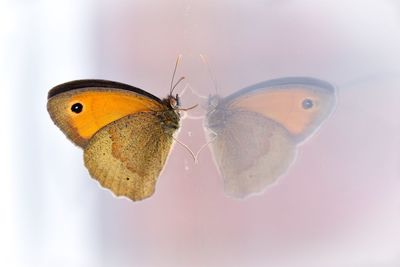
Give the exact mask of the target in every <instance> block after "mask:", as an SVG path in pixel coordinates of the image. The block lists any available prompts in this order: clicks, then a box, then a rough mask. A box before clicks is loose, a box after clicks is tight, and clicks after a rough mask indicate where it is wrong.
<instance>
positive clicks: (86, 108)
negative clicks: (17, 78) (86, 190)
mask: <svg viewBox="0 0 400 267" xmlns="http://www.w3.org/2000/svg"><path fill="white" fill-rule="evenodd" d="M178 103H179V98H178V96H176V97H174V96H172V95H169V96H168V97H167V98H165V99H162V100H161V99H159V98H157V97H155V96H153V95H151V94H150V93H147V92H146V91H143V90H141V89H139V88H136V87H132V86H129V85H126V84H122V83H117V82H112V81H105V80H79V81H73V82H69V83H65V84H62V85H59V86H56V87H55V88H53V89H52V90H50V92H49V97H48V104H47V108H48V111H49V113H50V116H51V118H52V119H53V121H54V123H55V124H56V125H57V126H58V127H59V128H60V129H61V130H62V131H63V132H64V134H65V135H66V136H67V137H68V138H69V139H70V140H71V141H72V142H73V143H75V144H76V145H78V146H80V147H81V148H83V149H84V162H85V166H86V167H87V168H88V170H89V173H90V175H91V176H92V177H93V178H94V179H96V180H98V181H99V183H100V184H101V185H102V186H103V187H105V188H108V189H110V190H111V191H112V192H113V193H114V194H115V195H117V196H125V197H128V198H130V199H132V200H135V201H136V200H141V199H144V198H147V197H149V196H151V195H152V194H153V193H154V190H155V186H156V181H157V178H158V176H159V175H160V173H161V171H162V169H163V167H164V165H165V162H166V160H167V157H168V154H169V151H170V150H171V147H172V144H173V135H174V133H175V132H176V131H177V130H178V129H179V121H180V114H179V111H178Z"/></svg>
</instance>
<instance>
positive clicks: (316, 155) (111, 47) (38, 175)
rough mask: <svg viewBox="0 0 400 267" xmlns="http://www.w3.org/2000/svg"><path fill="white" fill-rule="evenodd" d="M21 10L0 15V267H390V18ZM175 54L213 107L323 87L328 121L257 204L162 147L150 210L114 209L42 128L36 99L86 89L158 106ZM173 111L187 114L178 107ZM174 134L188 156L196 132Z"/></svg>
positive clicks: (110, 6)
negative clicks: (106, 88)
mask: <svg viewBox="0 0 400 267" xmlns="http://www.w3.org/2000/svg"><path fill="white" fill-rule="evenodd" d="M22 2H23V1H15V2H14V3H11V2H10V3H5V4H4V5H5V8H6V9H2V10H6V11H1V12H4V14H0V15H4V16H3V18H4V20H5V21H6V22H7V23H6V24H4V25H6V26H4V27H3V29H4V32H3V33H4V34H2V35H3V36H5V37H6V38H5V41H4V42H3V45H2V47H1V50H0V51H1V53H2V54H1V56H2V58H4V60H3V63H2V64H1V67H2V73H3V74H5V75H3V76H2V77H1V78H0V82H1V85H2V89H1V90H2V91H1V94H2V97H1V98H2V110H1V111H2V112H1V113H2V114H3V116H4V115H6V116H4V120H3V121H4V123H5V125H10V127H9V129H10V131H7V132H5V133H2V136H1V137H2V138H1V139H2V142H3V143H2V147H3V148H4V149H3V152H5V153H6V154H5V158H4V162H5V166H6V167H5V170H4V172H5V175H4V177H5V178H3V177H2V178H3V179H4V186H3V188H2V189H1V192H0V193H2V194H1V195H2V196H1V199H0V200H1V202H2V204H0V208H1V210H2V211H3V213H4V214H5V216H4V218H5V219H4V220H2V222H0V225H2V224H3V225H2V226H3V227H0V228H1V230H0V233H1V234H2V236H4V237H5V238H4V239H3V240H2V241H0V246H1V249H0V251H5V253H4V254H5V256H4V257H1V258H0V263H2V261H3V262H4V264H0V265H2V266H3V265H4V266H209V267H212V266H216V267H221V266H276V267H281V266H282V267H299V266H306V267H313V266H324V267H330V266H332V267H338V266H343V267H388V266H390V267H394V266H399V264H400V228H399V224H400V194H399V192H400V167H399V166H400V165H399V163H400V152H399V151H400V139H399V138H400V124H399V116H398V114H400V105H399V104H398V103H399V99H400V90H399V88H398V87H399V86H400V79H399V78H398V74H399V71H400V65H399V62H400V54H399V52H398V48H399V47H400V35H399V31H400V24H399V23H400V20H399V19H400V16H399V11H400V6H399V5H398V4H397V2H395V1H382V0H380V1H377V0H376V1H373V0H367V1H359V0H356V1H351V2H349V1H329V0H327V1H318V2H317V1H308V0H305V1H304V0H303V1H300V0H298V1H296V0H294V1H290V0H286V1H274V0H270V1H241V0H240V1H226V0H223V1H190V0H182V1H156V0H150V1H148V0H147V1H128V0H118V1H107V0H103V1H98V2H95V1H60V3H58V4H57V5H56V4H55V3H53V2H49V1H43V2H41V3H38V4H23V3H22ZM178 54H182V55H183V59H182V63H181V65H180V66H179V70H178V75H184V76H186V77H187V79H186V80H185V82H184V84H183V85H182V86H180V88H179V90H182V88H183V87H184V85H185V84H189V85H190V86H191V87H192V88H193V89H195V90H196V91H197V92H199V93H200V94H202V95H205V96H208V95H209V94H213V93H214V92H215V89H214V85H213V83H212V80H211V78H210V76H209V74H208V72H207V69H206V67H205V66H204V64H203V63H202V61H201V60H200V57H199V54H204V55H206V56H207V58H208V61H209V65H210V67H211V69H212V70H213V73H214V76H215V78H216V80H217V82H218V86H219V88H218V90H219V93H220V94H221V95H223V96H226V95H229V94H231V93H233V92H235V91H236V90H238V89H240V88H243V87H245V86H248V85H251V84H254V83H256V82H260V81H264V80H268V79H272V78H277V77H284V76H311V77H315V78H320V79H324V80H327V81H329V82H331V83H333V84H334V85H336V86H337V88H338V103H337V107H336V109H335V112H334V113H333V115H332V116H331V117H330V118H329V119H328V120H327V121H326V122H325V124H324V125H323V127H322V128H321V129H320V130H319V131H318V132H317V133H316V134H315V135H314V136H313V137H312V138H311V139H309V140H308V141H307V142H306V143H305V144H303V145H301V146H299V149H298V155H297V160H296V161H295V163H294V164H293V165H292V168H291V169H290V170H289V172H288V173H287V174H286V175H285V176H284V177H281V179H279V181H278V183H277V184H275V185H273V186H271V187H270V188H268V189H267V190H266V192H265V193H264V194H262V195H258V196H253V197H251V198H248V199H246V200H244V201H240V200H235V199H231V198H228V197H226V196H225V195H224V193H223V189H222V184H221V180H220V178H219V176H218V173H217V170H216V167H215V166H214V163H213V161H212V158H211V154H210V152H209V150H208V149H205V150H204V151H203V152H202V153H201V155H200V157H199V163H198V164H194V162H193V161H192V160H191V157H190V155H189V154H188V153H187V151H185V150H184V149H183V148H182V147H181V146H179V145H175V146H174V148H173V151H172V152H171V154H170V158H169V160H168V162H167V164H166V166H165V170H164V172H163V173H162V175H161V176H160V178H159V182H158V185H157V190H156V193H155V195H154V196H153V197H152V198H150V199H148V200H145V201H142V202H138V203H132V202H130V201H129V200H127V199H117V198H115V197H113V196H112V194H111V193H110V192H108V191H106V190H102V189H100V187H99V186H98V185H97V183H96V182H95V181H94V180H92V179H90V177H89V175H88V172H87V171H86V169H85V168H84V166H83V161H82V151H80V150H79V149H78V148H77V147H74V146H73V145H72V144H71V143H69V142H68V140H67V139H66V138H65V137H64V136H63V134H62V133H61V132H60V131H59V130H58V129H57V128H56V127H55V126H54V125H53V123H52V121H51V120H50V118H49V116H48V114H47V112H46V109H45V106H46V94H47V91H48V90H49V89H50V88H51V87H52V86H55V85H57V84H59V83H62V82H65V81H69V80H74V79H80V78H101V79H111V80H116V81H120V82H125V83H129V84H132V85H134V86H137V87H140V88H143V89H145V90H147V91H149V92H150V93H152V94H155V95H157V96H159V97H163V96H166V95H167V93H168V88H169V82H170V79H171V74H172V69H173V65H174V62H175V59H176V57H177V55H178ZM3 96H4V97H3ZM182 100H183V106H185V107H189V106H192V105H193V104H196V103H200V104H202V102H201V101H203V100H202V99H200V98H198V97H197V96H195V95H194V94H192V93H191V92H190V91H188V92H186V93H185V94H184V95H183V96H182ZM204 112H205V111H204V109H202V108H201V107H199V108H197V109H196V110H193V111H191V112H190V113H189V115H192V116H201V115H203V114H204ZM182 124H183V127H182V129H181V131H180V133H179V136H178V139H179V140H180V141H182V142H184V143H185V144H187V145H188V146H190V147H191V148H192V149H193V150H194V151H197V150H198V149H199V148H200V147H201V145H203V144H204V142H205V136H204V130H203V127H202V120H199V119H197V120H195V119H191V118H186V119H185V120H183V121H182ZM0 253H1V252H0Z"/></svg>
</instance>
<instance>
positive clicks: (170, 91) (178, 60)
mask: <svg viewBox="0 0 400 267" xmlns="http://www.w3.org/2000/svg"><path fill="white" fill-rule="evenodd" d="M181 58H182V55H179V56H178V58H177V59H176V62H175V68H174V72H173V73H172V79H171V86H170V89H169V94H170V95H172V92H173V90H174V88H175V87H176V85H177V84H178V83H179V82H180V81H181V80H183V79H182V78H180V79H179V81H178V83H177V84H175V86H174V79H175V74H176V69H177V68H178V65H179V62H180V61H181Z"/></svg>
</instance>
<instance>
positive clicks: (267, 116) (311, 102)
mask: <svg viewBox="0 0 400 267" xmlns="http://www.w3.org/2000/svg"><path fill="white" fill-rule="evenodd" d="M334 103H335V90H334V88H333V87H332V86H331V85H330V84H328V83H326V82H324V81H320V80H317V79H313V78H304V77H290V78H282V79H275V80H269V81H266V82H262V83H259V84H256V85H253V86H250V87H247V88H244V89H242V90H239V91H238V92H236V93H234V94H232V95H230V96H227V97H225V98H223V97H220V96H218V95H215V96H211V97H210V99H209V108H208V112H207V115H206V119H205V123H204V126H205V128H206V129H207V130H209V139H210V140H211V150H212V154H213V157H214V161H215V163H216V165H217V167H218V170H219V172H220V174H221V176H222V177H223V181H224V189H225V192H226V194H228V195H230V196H233V197H237V198H244V197H246V196H248V195H251V194H253V193H260V192H262V191H263V190H264V189H265V188H266V187H267V186H268V185H270V184H272V183H273V182H275V181H276V180H277V178H278V177H280V176H281V175H282V174H284V173H285V172H286V171H287V169H288V168H289V166H290V165H291V163H292V162H293V161H294V159H295V155H296V146H297V145H298V144H300V143H301V142H303V141H304V140H305V139H306V138H308V137H309V136H310V135H311V134H312V133H314V132H315V131H316V129H317V128H318V127H319V126H320V125H321V123H322V121H323V120H324V119H325V118H326V117H327V116H328V115H329V114H330V113H331V111H332V109H333V106H334Z"/></svg>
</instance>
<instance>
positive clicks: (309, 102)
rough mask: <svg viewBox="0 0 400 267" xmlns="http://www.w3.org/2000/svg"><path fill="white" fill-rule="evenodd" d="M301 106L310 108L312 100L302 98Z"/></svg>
mask: <svg viewBox="0 0 400 267" xmlns="http://www.w3.org/2000/svg"><path fill="white" fill-rule="evenodd" d="M302 106H303V108H304V109H310V108H312V107H313V106H314V102H313V101H312V100H311V99H308V98H306V99H304V100H303V103H302Z"/></svg>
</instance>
